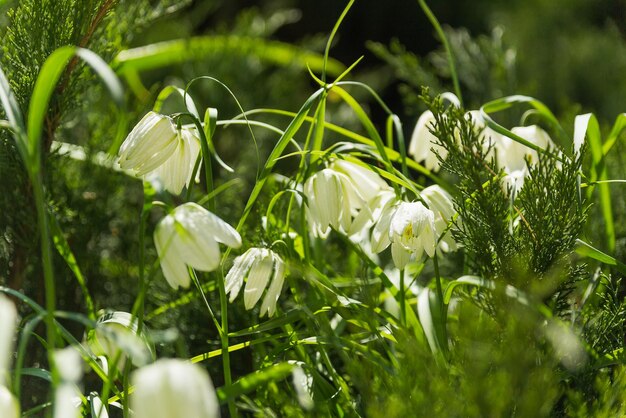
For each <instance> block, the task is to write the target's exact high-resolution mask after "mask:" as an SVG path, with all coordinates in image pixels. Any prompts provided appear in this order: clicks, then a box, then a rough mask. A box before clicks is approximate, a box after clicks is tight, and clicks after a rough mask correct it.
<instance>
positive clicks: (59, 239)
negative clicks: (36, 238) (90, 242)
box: [49, 215, 96, 320]
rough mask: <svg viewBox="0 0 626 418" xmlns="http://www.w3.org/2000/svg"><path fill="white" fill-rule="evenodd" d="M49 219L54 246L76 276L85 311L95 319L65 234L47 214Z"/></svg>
mask: <svg viewBox="0 0 626 418" xmlns="http://www.w3.org/2000/svg"><path fill="white" fill-rule="evenodd" d="M49 219H50V232H51V233H52V240H53V242H54V246H55V247H56V249H57V251H58V252H59V254H60V255H61V257H62V258H63V260H65V263H67V266H68V267H69V268H70V270H71V271H72V273H74V277H76V281H77V282H78V286H79V287H80V289H81V290H82V292H83V296H84V298H85V305H87V313H88V315H89V318H90V319H92V320H95V319H96V309H95V306H94V303H93V299H92V298H91V295H90V294H89V289H88V288H87V281H86V280H85V276H83V273H82V272H81V271H80V267H79V266H78V262H77V261H76V257H74V253H73V252H72V249H71V248H70V246H69V244H68V243H67V240H66V239H65V236H63V232H62V231H61V227H60V226H59V222H58V221H57V219H56V218H55V217H54V216H53V215H50V216H49Z"/></svg>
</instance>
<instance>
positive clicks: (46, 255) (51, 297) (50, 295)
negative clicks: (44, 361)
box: [29, 167, 59, 390]
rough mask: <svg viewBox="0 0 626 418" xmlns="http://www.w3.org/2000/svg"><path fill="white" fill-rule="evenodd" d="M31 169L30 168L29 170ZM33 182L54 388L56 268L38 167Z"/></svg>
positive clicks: (32, 177) (34, 171)
mask: <svg viewBox="0 0 626 418" xmlns="http://www.w3.org/2000/svg"><path fill="white" fill-rule="evenodd" d="M29 171H30V170H29ZM30 174H31V176H30V177H31V184H32V186H33V195H34V198H35V206H36V207H37V223H38V225H39V238H40V241H41V243H40V244H41V260H42V265H43V277H44V287H45V292H46V297H45V298H46V318H45V320H46V339H47V344H48V362H49V368H50V373H51V375H52V389H53V390H54V389H55V388H56V386H57V384H58V380H59V376H58V373H57V371H56V367H55V363H54V349H55V346H56V325H55V321H54V311H55V310H56V291H55V283H54V270H53V267H52V249H51V247H50V229H49V228H48V213H47V209H46V201H45V197H44V190H43V178H42V176H41V171H40V170H39V168H38V167H35V169H34V170H32V171H30Z"/></svg>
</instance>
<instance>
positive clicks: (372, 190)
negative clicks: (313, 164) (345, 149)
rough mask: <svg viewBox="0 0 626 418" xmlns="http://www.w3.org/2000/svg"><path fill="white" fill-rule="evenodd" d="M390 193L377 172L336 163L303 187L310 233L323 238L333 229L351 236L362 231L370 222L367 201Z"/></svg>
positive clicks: (309, 179) (340, 162)
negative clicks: (356, 220)
mask: <svg viewBox="0 0 626 418" xmlns="http://www.w3.org/2000/svg"><path fill="white" fill-rule="evenodd" d="M387 190H390V187H389V185H388V184H387V183H386V182H385V181H384V180H383V179H382V178H381V177H380V176H379V175H378V174H376V173H375V172H373V171H371V170H368V169H367V168H365V167H363V166H361V165H359V164H356V163H352V162H349V161H345V160H335V161H333V162H332V163H331V164H330V167H329V168H326V169H324V170H321V171H319V172H317V173H315V174H313V175H312V176H311V177H309V178H308V180H307V181H306V182H305V184H304V189H303V191H304V194H305V196H306V197H307V203H308V204H307V219H308V221H309V225H310V227H311V231H312V232H313V234H314V235H315V236H318V237H321V238H325V237H327V236H328V234H329V233H330V229H331V227H332V228H334V229H336V230H339V231H342V232H344V233H346V234H348V235H353V234H355V233H357V232H359V231H360V230H361V229H362V228H363V227H365V226H366V225H367V223H368V221H369V220H371V213H370V210H369V206H368V202H369V201H371V200H373V199H375V198H376V197H377V196H378V195H379V194H380V193H382V192H384V191H387ZM357 217H360V218H359V220H358V222H354V223H353V218H357Z"/></svg>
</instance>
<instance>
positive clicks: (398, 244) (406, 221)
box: [389, 202, 436, 269]
mask: <svg viewBox="0 0 626 418" xmlns="http://www.w3.org/2000/svg"><path fill="white" fill-rule="evenodd" d="M389 235H390V238H391V256H392V257H393V261H394V263H395V264H396V267H398V268H400V269H402V268H404V266H406V264H407V263H408V262H409V260H410V257H411V255H412V254H413V255H415V258H417V259H419V258H420V257H421V256H422V253H423V252H424V251H425V252H426V254H428V256H429V257H432V256H433V255H434V254H435V245H436V241H435V240H436V236H435V235H436V231H435V215H434V213H433V212H432V211H431V210H430V209H428V208H426V206H424V204H423V203H422V202H411V203H408V202H402V203H400V205H398V208H397V209H396V212H395V213H394V215H393V218H392V219H391V225H390V229H389Z"/></svg>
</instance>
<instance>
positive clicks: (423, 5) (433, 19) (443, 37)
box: [417, 0, 463, 107]
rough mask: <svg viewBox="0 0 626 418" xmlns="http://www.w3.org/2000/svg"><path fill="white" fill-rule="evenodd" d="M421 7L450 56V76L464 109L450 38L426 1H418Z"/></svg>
mask: <svg viewBox="0 0 626 418" xmlns="http://www.w3.org/2000/svg"><path fill="white" fill-rule="evenodd" d="M417 2H418V3H419V5H420V7H421V8H422V10H423V11H424V14H425V15H426V17H427V18H428V20H429V21H430V23H431V24H432V25H433V27H434V28H435V31H436V32H437V35H439V37H440V38H441V43H442V44H443V47H444V49H445V50H446V54H447V55H448V64H449V65H450V75H451V76H452V83H453V84H454V93H455V94H456V97H458V98H459V102H460V104H461V107H463V96H461V86H460V84H459V77H458V76H457V74H456V66H455V64H454V55H452V49H451V48H450V43H449V42H448V38H446V34H445V33H444V32H443V29H442V28H441V24H440V23H439V21H438V20H437V17H436V16H435V15H434V14H433V12H432V10H430V7H428V5H427V4H426V1H425V0H417Z"/></svg>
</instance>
